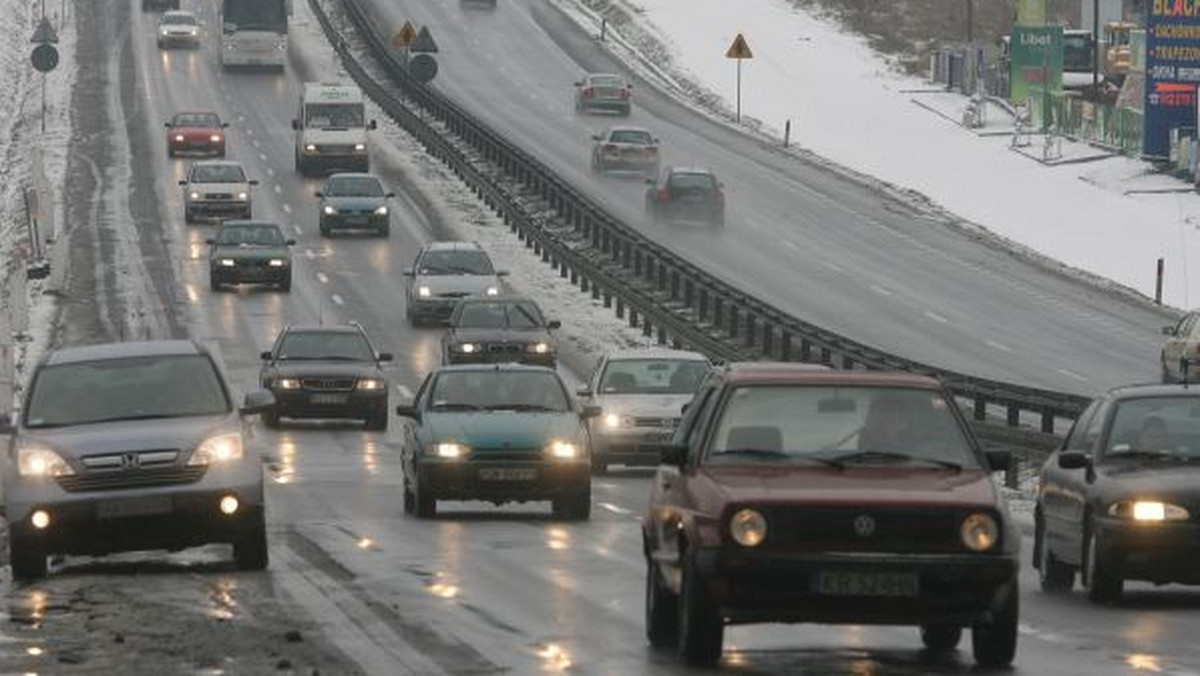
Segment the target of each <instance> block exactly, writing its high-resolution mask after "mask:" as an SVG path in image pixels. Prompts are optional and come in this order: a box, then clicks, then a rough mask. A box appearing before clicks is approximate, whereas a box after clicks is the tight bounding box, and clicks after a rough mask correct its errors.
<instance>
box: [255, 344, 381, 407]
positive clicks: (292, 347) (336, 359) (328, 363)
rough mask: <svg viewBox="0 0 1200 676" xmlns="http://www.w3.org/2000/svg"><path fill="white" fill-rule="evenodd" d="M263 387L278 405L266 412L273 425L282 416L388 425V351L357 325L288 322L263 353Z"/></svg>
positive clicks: (260, 378) (261, 375) (261, 379)
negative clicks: (377, 347)
mask: <svg viewBox="0 0 1200 676" xmlns="http://www.w3.org/2000/svg"><path fill="white" fill-rule="evenodd" d="M262 359H263V362H264V363H263V367H262V371H261V373H260V374H259V380H260V381H261V382H262V386H263V387H265V388H267V389H269V390H271V391H272V392H273V393H274V394H275V399H276V405H275V407H274V408H273V409H271V410H270V411H268V412H266V413H264V414H263V422H265V423H266V424H267V426H268V427H278V426H279V421H280V418H351V419H361V420H363V421H365V423H366V427H367V429H369V430H386V429H387V424H388V408H387V407H388V381H387V378H386V377H385V376H384V373H383V366H382V364H383V363H384V362H389V361H391V360H392V355H391V354H389V353H387V352H376V351H375V348H374V347H372V345H371V341H370V339H368V338H367V333H366V331H365V330H363V328H362V327H361V326H359V325H358V324H353V323H352V324H344V325H336V326H327V325H322V326H288V327H286V328H284V330H283V331H282V332H281V333H280V334H279V337H278V338H277V339H276V340H275V345H274V346H273V347H272V348H271V350H270V351H268V352H263V353H262Z"/></svg>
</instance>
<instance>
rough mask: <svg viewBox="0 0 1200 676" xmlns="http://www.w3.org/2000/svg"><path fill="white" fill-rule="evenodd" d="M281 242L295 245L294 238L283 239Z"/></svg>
mask: <svg viewBox="0 0 1200 676" xmlns="http://www.w3.org/2000/svg"><path fill="white" fill-rule="evenodd" d="M283 243H284V244H286V245H288V246H296V240H294V239H285V240H283Z"/></svg>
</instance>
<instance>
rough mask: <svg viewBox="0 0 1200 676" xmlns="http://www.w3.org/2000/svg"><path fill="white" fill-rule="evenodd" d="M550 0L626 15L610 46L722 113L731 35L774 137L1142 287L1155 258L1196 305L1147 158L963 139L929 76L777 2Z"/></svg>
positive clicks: (748, 89)
mask: <svg viewBox="0 0 1200 676" xmlns="http://www.w3.org/2000/svg"><path fill="white" fill-rule="evenodd" d="M560 4H562V5H563V7H564V9H566V10H568V13H569V14H570V15H571V16H573V17H574V18H575V19H576V21H578V22H579V23H580V24H581V25H582V26H584V27H585V28H586V29H587V30H589V31H591V32H593V33H599V15H598V14H596V11H605V12H607V15H608V16H622V17H626V18H632V24H629V23H623V22H618V25H611V24H610V26H609V27H608V33H609V35H611V36H612V38H611V40H610V42H609V44H610V46H611V49H612V50H613V51H614V53H615V54H617V55H618V56H619V57H622V58H624V59H625V60H626V62H627V63H629V64H630V66H631V67H632V68H634V69H635V70H637V71H638V72H640V73H644V74H646V75H647V76H648V77H649V78H650V79H652V80H654V81H655V82H658V83H662V84H666V85H668V88H669V89H672V90H675V91H677V92H680V93H683V94H685V95H686V96H687V97H688V98H689V99H691V100H693V101H698V102H699V104H700V105H701V107H704V108H706V109H708V110H710V111H715V112H716V113H718V114H720V115H721V116H724V117H729V114H730V111H732V110H733V107H734V103H733V102H734V100H735V97H736V66H735V64H734V62H733V61H731V60H729V59H727V58H725V52H726V50H727V49H728V48H729V46H730V44H731V43H732V41H733V38H734V36H735V35H736V34H737V33H739V32H740V33H742V34H744V36H745V37H746V40H747V42H748V43H749V46H750V48H751V50H752V51H753V54H754V58H753V59H752V60H749V61H745V62H744V63H743V65H742V114H743V117H744V119H743V123H744V124H745V125H746V126H748V127H750V128H752V129H756V130H758V131H759V132H761V133H764V134H767V135H769V136H770V137H772V138H774V139H776V140H778V139H780V138H782V129H783V127H784V124H785V122H786V121H789V120H790V121H791V137H792V139H793V142H794V143H797V144H799V145H801V146H803V147H804V148H805V149H807V150H810V151H812V152H814V153H816V154H817V155H820V156H822V157H825V158H828V159H829V160H832V161H833V162H836V163H838V164H841V165H844V166H845V167H847V168H849V169H851V170H853V171H855V172H858V173H861V174H867V175H870V176H874V177H876V178H878V179H880V180H883V181H885V182H887V183H891V184H893V185H895V186H898V187H900V188H903V189H908V190H916V191H918V192H920V193H922V194H924V195H925V196H927V197H928V198H929V199H930V200H931V201H932V202H933V203H935V204H936V205H938V206H940V207H942V208H944V209H946V210H948V211H949V212H951V213H953V214H956V215H958V216H960V217H962V218H964V219H967V220H968V221H971V222H973V223H975V224H978V225H979V226H982V227H983V228H986V229H987V230H989V231H991V232H992V233H994V234H996V235H998V236H999V237H1001V238H1004V239H1008V240H1010V241H1011V242H1013V243H1014V244H1016V245H1017V248H1028V249H1031V250H1033V251H1035V252H1038V253H1040V254H1043V255H1045V256H1049V257H1051V258H1053V259H1056V260H1058V261H1061V262H1063V263H1065V264H1066V265H1068V266H1071V267H1074V268H1077V269H1079V270H1082V271H1084V272H1086V273H1090V274H1092V275H1099V276H1101V277H1104V278H1107V279H1111V280H1113V281H1115V282H1117V283H1118V284H1121V285H1124V286H1126V287H1129V288H1131V289H1134V290H1135V291H1138V292H1140V293H1142V294H1144V295H1147V296H1153V294H1154V281H1155V264H1156V260H1157V259H1158V258H1159V257H1162V258H1164V259H1165V264H1166V271H1167V274H1166V283H1165V288H1164V301H1165V302H1166V303H1168V304H1171V305H1175V306H1183V307H1190V306H1191V305H1192V304H1200V272H1197V273H1196V274H1193V275H1189V274H1188V269H1187V259H1188V257H1189V256H1194V255H1195V254H1196V253H1197V252H1200V197H1197V196H1196V195H1195V194H1181V193H1178V192H1148V193H1143V192H1136V191H1141V190H1145V189H1158V188H1168V189H1178V188H1180V187H1186V186H1185V185H1184V184H1181V183H1180V182H1179V181H1175V180H1169V179H1164V178H1162V177H1154V176H1150V174H1151V168H1150V165H1148V164H1147V163H1145V162H1141V161H1138V160H1133V159H1129V158H1121V157H1116V158H1112V159H1108V160H1103V161H1101V162H1097V163H1083V164H1059V165H1056V166H1049V165H1045V164H1042V163H1041V162H1039V161H1037V160H1035V159H1031V158H1030V157H1027V156H1024V155H1022V154H1021V153H1017V152H1014V151H1013V150H1012V149H1010V147H1009V146H1010V143H1011V138H1010V137H1008V136H979V135H976V134H974V133H972V132H970V131H969V130H967V129H965V128H963V127H961V126H960V125H958V124H956V122H955V119H956V118H961V112H959V113H957V114H954V115H949V117H950V118H951V119H947V116H945V115H941V114H938V113H935V112H932V111H931V110H929V109H928V108H926V107H923V106H921V105H918V104H917V103H915V102H914V99H916V100H918V101H919V100H921V97H922V96H924V94H920V93H918V92H920V91H922V90H924V91H927V90H929V89H931V87H930V85H929V83H928V82H925V81H923V80H920V79H917V78H911V77H906V76H903V75H899V74H897V72H896V71H895V69H893V68H892V66H891V64H890V63H889V61H888V60H887V59H886V58H884V57H882V56H880V55H878V54H876V53H874V52H873V51H872V50H871V49H870V48H869V47H868V46H867V43H866V41H865V40H864V39H863V38H861V37H859V36H855V35H850V34H847V33H846V32H844V31H843V29H842V28H841V27H840V26H839V25H837V24H836V23H835V22H833V21H832V20H830V19H824V18H818V17H816V16H814V15H812V14H810V13H809V12H807V11H805V10H803V9H798V8H795V7H793V6H792V5H791V4H790V3H788V2H787V1H786V0H741V1H740V2H728V1H727V0H560ZM594 10H595V11H594ZM963 103H964V104H965V99H963ZM999 113H1000V111H998V110H993V111H990V114H992V115H999ZM745 118H749V119H745ZM1036 142H1038V141H1037V139H1036V137H1035V143H1036ZM1068 150H1070V149H1068ZM1129 191H1135V192H1132V193H1130V192H1129Z"/></svg>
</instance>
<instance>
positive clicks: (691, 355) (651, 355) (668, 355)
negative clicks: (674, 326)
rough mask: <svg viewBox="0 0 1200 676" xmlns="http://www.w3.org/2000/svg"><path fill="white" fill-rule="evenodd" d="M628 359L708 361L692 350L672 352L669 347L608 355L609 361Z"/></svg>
mask: <svg viewBox="0 0 1200 676" xmlns="http://www.w3.org/2000/svg"><path fill="white" fill-rule="evenodd" d="M626 359H687V360H693V361H705V362H707V361H708V357H706V356H704V355H703V354H701V353H699V352H692V351H691V350H672V349H671V348H667V347H645V348H639V349H634V350H617V351H615V352H610V353H609V354H608V360H609V361H623V360H626Z"/></svg>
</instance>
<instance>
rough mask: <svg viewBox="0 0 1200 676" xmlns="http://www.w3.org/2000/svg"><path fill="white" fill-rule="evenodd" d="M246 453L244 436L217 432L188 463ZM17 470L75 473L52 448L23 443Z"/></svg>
mask: <svg viewBox="0 0 1200 676" xmlns="http://www.w3.org/2000/svg"><path fill="white" fill-rule="evenodd" d="M244 455H245V450H244V448H243V445H242V435H240V434H237V433H234V434H218V435H216V436H212V437H209V438H208V439H205V440H204V441H203V442H202V443H201V444H200V445H199V446H197V447H196V451H195V452H194V453H192V457H191V458H189V459H188V462H187V464H188V466H189V467H206V466H208V465H216V464H222V463H227V462H232V461H235V460H241V459H242V457H244ZM17 473H18V474H19V475H21V476H23V477H63V476H74V475H75V470H74V469H72V468H71V465H70V464H69V463H68V462H67V461H66V460H65V459H64V458H63V457H62V456H61V455H59V454H58V453H56V452H55V451H53V450H52V449H49V448H46V447H45V446H23V447H21V448H18V449H17Z"/></svg>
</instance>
